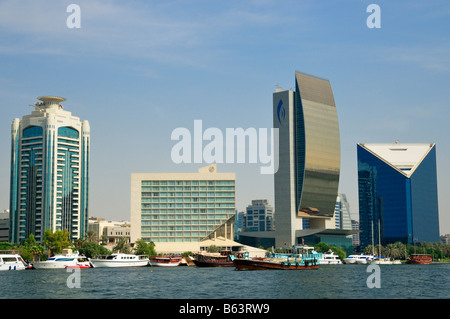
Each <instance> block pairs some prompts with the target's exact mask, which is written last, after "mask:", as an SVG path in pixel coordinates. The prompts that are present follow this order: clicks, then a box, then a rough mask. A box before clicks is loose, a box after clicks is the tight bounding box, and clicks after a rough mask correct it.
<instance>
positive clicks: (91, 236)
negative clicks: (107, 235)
mask: <svg viewBox="0 0 450 319" xmlns="http://www.w3.org/2000/svg"><path fill="white" fill-rule="evenodd" d="M85 237H86V241H87V242H94V243H95V242H97V241H98V236H97V233H96V232H95V231H93V230H88V231H87V232H86V236H85Z"/></svg>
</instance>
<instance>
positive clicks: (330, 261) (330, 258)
mask: <svg viewBox="0 0 450 319" xmlns="http://www.w3.org/2000/svg"><path fill="white" fill-rule="evenodd" d="M320 255H321V256H319V257H320V258H319V265H341V264H342V261H341V260H340V259H339V256H338V255H335V254H334V253H333V252H332V251H331V250H330V251H328V252H326V253H321V254H320Z"/></svg>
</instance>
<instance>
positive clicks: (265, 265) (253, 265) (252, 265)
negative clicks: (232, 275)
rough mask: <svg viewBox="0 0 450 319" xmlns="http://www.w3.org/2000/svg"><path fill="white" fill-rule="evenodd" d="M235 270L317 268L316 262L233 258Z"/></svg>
mask: <svg viewBox="0 0 450 319" xmlns="http://www.w3.org/2000/svg"><path fill="white" fill-rule="evenodd" d="M233 263H234V266H235V267H236V270H277V269H281V270H300V269H318V268H319V265H318V264H316V263H310V264H294V263H288V262H271V261H267V260H253V259H235V260H234V261H233Z"/></svg>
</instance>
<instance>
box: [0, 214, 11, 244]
mask: <svg viewBox="0 0 450 319" xmlns="http://www.w3.org/2000/svg"><path fill="white" fill-rule="evenodd" d="M2 241H6V242H7V241H9V211H8V210H7V209H5V210H4V211H2V212H0V242H2Z"/></svg>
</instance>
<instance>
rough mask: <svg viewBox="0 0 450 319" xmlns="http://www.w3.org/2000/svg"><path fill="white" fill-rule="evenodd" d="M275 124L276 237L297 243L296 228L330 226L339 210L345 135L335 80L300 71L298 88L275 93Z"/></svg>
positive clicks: (278, 240) (278, 241) (279, 241)
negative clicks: (329, 221)
mask: <svg viewBox="0 0 450 319" xmlns="http://www.w3.org/2000/svg"><path fill="white" fill-rule="evenodd" d="M273 125H274V128H277V129H278V132H279V169H278V171H277V172H276V173H275V176H274V194H275V212H276V216H275V219H276V235H275V236H276V245H277V246H279V247H282V246H291V245H294V244H295V243H296V242H297V238H296V234H295V232H296V230H301V229H305V228H309V227H312V228H325V223H326V220H327V219H328V218H332V217H333V214H334V209H335V204H336V196H337V194H338V186H339V174H340V137H339V124H338V118H337V110H336V105H335V101H334V97H333V92H332V89H331V85H330V82H329V81H328V80H326V79H322V78H319V77H316V76H313V75H308V74H304V73H301V72H295V92H294V91H292V90H281V89H279V88H277V89H276V91H275V93H274V94H273Z"/></svg>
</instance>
